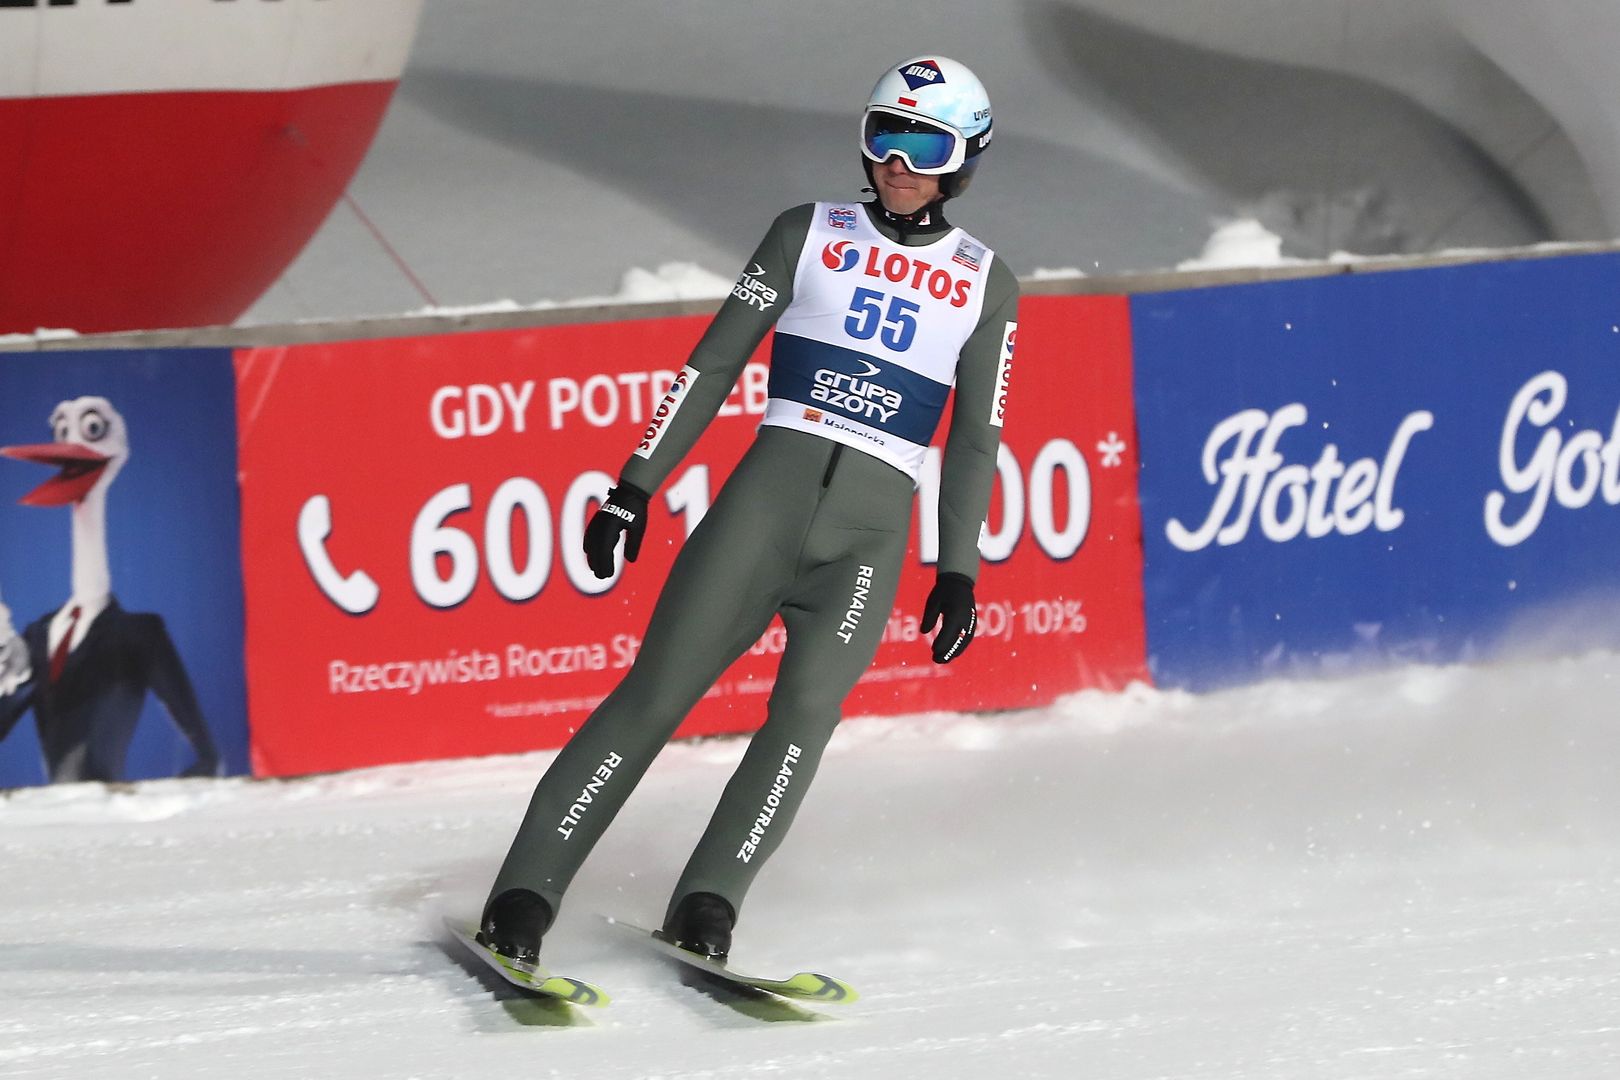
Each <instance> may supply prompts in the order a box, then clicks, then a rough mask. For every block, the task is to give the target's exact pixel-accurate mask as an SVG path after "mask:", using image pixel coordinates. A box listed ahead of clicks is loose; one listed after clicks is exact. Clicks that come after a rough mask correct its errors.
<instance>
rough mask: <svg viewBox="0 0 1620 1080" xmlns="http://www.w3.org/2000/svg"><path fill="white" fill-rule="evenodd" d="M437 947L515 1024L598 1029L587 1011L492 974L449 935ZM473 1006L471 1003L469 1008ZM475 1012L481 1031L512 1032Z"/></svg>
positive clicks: (436, 941) (481, 1011) (484, 1012)
mask: <svg viewBox="0 0 1620 1080" xmlns="http://www.w3.org/2000/svg"><path fill="white" fill-rule="evenodd" d="M433 944H435V945H437V946H438V947H439V949H440V950H442V951H443V952H444V954H445V955H446V956H448V957H449V958H450V959H451V960H452V961H453V962H454V963H455V965H456V966H457V967H459V968H460V969H461V970H462V971H464V972H466V973H467V974H468V975H471V976H472V977H473V978H474V979H477V980H478V983H479V985H480V986H482V987H483V988H484V989H485V990H487V991H489V994H490V996H491V997H493V998H494V999H495V1001H496V1002H497V1003H499V1005H500V1006H501V1009H502V1011H504V1012H505V1013H506V1016H507V1018H508V1019H509V1020H510V1021H511V1022H512V1023H515V1024H518V1025H519V1026H521V1027H595V1026H596V1025H595V1024H593V1023H592V1022H591V1021H590V1020H589V1019H588V1018H586V1016H585V1014H584V1010H583V1009H579V1008H576V1007H574V1006H573V1005H570V1004H568V1002H566V1001H563V1000H561V999H559V998H554V997H546V996H544V995H542V994H528V993H524V992H523V991H522V990H520V989H519V988H517V987H516V986H513V985H512V984H511V983H509V982H507V981H506V980H505V979H503V978H501V977H500V976H499V975H497V974H495V972H493V971H491V970H490V968H489V965H488V964H481V963H479V962H478V961H477V960H475V959H473V958H472V957H471V956H468V955H467V949H466V947H465V946H463V945H461V944H460V943H459V942H457V941H454V940H452V939H451V938H450V937H449V936H448V935H442V936H440V937H438V938H435V939H434V942H433ZM471 1005H472V1003H471V1002H469V1006H471ZM471 1011H472V1013H473V1022H474V1023H475V1024H476V1025H477V1027H478V1029H479V1030H480V1031H506V1030H510V1028H509V1026H508V1025H507V1024H504V1023H502V1024H491V1023H489V1022H488V1021H489V1012H488V1010H485V1009H478V1008H472V1009H471Z"/></svg>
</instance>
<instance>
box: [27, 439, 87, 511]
mask: <svg viewBox="0 0 1620 1080" xmlns="http://www.w3.org/2000/svg"><path fill="white" fill-rule="evenodd" d="M0 455H4V456H5V457H8V458H16V459H17V460H18V461H34V462H38V463H39V464H41V465H54V466H56V467H57V468H58V469H60V470H61V471H60V472H58V473H57V474H56V475H55V476H53V477H51V478H50V479H49V480H47V481H45V482H44V483H43V484H41V485H39V487H37V488H35V489H34V490H33V491H30V492H29V493H28V494H26V495H24V496H23V497H22V498H20V499H18V500H17V502H18V503H19V504H20V505H22V506H66V505H67V504H69V503H76V502H78V501H79V500H80V499H82V498H84V497H85V496H86V495H88V494H89V493H90V489H91V488H93V487H95V486H96V481H97V480H98V479H100V477H101V471H102V470H103V469H105V468H106V467H107V464H108V463H109V462H110V461H112V458H110V457H108V456H107V455H105V454H98V453H96V452H95V451H94V450H92V449H90V448H89V447H87V446H81V445H79V444H78V443H57V442H51V443H35V444H34V445H32V446H0Z"/></svg>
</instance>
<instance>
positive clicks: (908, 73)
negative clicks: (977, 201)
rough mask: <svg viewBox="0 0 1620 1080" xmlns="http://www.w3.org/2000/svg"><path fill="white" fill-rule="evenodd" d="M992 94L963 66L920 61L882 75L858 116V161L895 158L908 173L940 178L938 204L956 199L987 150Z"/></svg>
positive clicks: (873, 162) (927, 58) (940, 60)
mask: <svg viewBox="0 0 1620 1080" xmlns="http://www.w3.org/2000/svg"><path fill="white" fill-rule="evenodd" d="M990 134H991V133H990V95H988V94H986V93H985V91H984V84H983V83H981V82H979V77H978V76H977V75H975V74H973V72H972V71H970V70H968V68H967V66H966V65H965V64H960V63H957V62H956V61H955V60H951V59H949V58H948V57H944V56H938V55H934V56H918V57H913V58H912V59H910V60H906V61H904V62H903V63H899V64H896V65H895V66H894V67H891V68H890V69H889V70H888V71H886V72H884V73H883V77H882V78H881V79H879V80H878V81H877V85H876V86H874V87H873V88H872V95H871V97H869V98H867V99H866V108H865V109H864V110H863V111H862V113H861V157H862V158H863V160H864V163H865V165H866V175H867V179H868V180H870V179H871V176H872V166H874V165H877V164H881V163H882V162H884V161H887V160H888V159H889V158H891V157H894V156H899V157H900V159H901V160H902V161H904V162H905V163H906V167H907V168H909V169H910V170H911V171H912V172H915V173H921V174H922V175H925V176H938V177H939V178H940V181H939V190H940V195H941V198H942V199H949V198H951V197H952V196H953V195H960V194H961V193H962V192H963V190H965V189H966V188H967V186H968V181H970V180H971V179H972V178H973V172H974V170H975V169H976V168H977V167H978V164H979V156H980V155H981V154H983V153H984V150H985V148H986V147H988V146H989V145H990Z"/></svg>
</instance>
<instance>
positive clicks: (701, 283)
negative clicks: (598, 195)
mask: <svg viewBox="0 0 1620 1080" xmlns="http://www.w3.org/2000/svg"><path fill="white" fill-rule="evenodd" d="M731 285H732V279H731V278H728V277H721V276H720V275H719V274H715V273H711V272H710V271H708V270H705V269H704V268H703V267H701V266H699V265H697V264H696V263H689V262H669V263H662V264H660V265H659V267H658V268H657V269H656V270H644V269H642V268H641V267H639V266H634V267H631V268H630V269H629V270H626V271H625V272H624V277H623V279H622V280H621V281H620V283H619V290H618V292H616V293H613V294H612V295H610V296H582V297H578V298H576V299H572V300H535V301H533V302H531V303H527V304H520V303H518V302H517V301H515V300H510V299H505V300H496V301H493V302H491V303H487V304H472V305H465V306H460V307H454V306H452V307H444V306H438V307H423V308H418V309H417V310H415V311H412V312H410V314H411V315H483V314H489V313H493V312H507V311H551V310H554V309H556V308H571V307H603V306H606V305H610V304H658V303H666V302H668V301H671V300H718V299H720V298H721V297H723V296H726V295H727V294H729V293H730V292H731Z"/></svg>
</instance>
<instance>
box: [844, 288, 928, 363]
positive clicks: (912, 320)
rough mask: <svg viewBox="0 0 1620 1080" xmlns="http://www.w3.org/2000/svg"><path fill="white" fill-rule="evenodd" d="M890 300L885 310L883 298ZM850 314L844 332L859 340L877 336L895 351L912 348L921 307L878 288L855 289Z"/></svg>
mask: <svg viewBox="0 0 1620 1080" xmlns="http://www.w3.org/2000/svg"><path fill="white" fill-rule="evenodd" d="M885 300H887V301H888V307H887V309H885V307H884V303H883V302H884V301H885ZM849 310H850V314H849V315H848V316H847V317H846V318H845V319H844V332H845V333H846V334H848V335H849V336H850V337H852V338H854V339H855V340H857V341H870V340H872V338H873V337H877V338H878V340H880V341H882V342H883V344H885V345H887V346H888V347H889V348H890V349H892V350H893V351H895V352H905V351H906V350H907V349H909V348H911V340H912V338H914V337H916V336H917V319H916V315H917V312H919V311H921V310H922V309H921V308H920V307H919V306H918V305H916V304H914V303H912V302H911V301H910V300H903V299H901V298H900V297H898V296H886V295H885V294H883V293H880V292H878V291H877V290H876V289H856V290H855V295H854V296H853V297H852V298H851V299H850V301H849Z"/></svg>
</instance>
